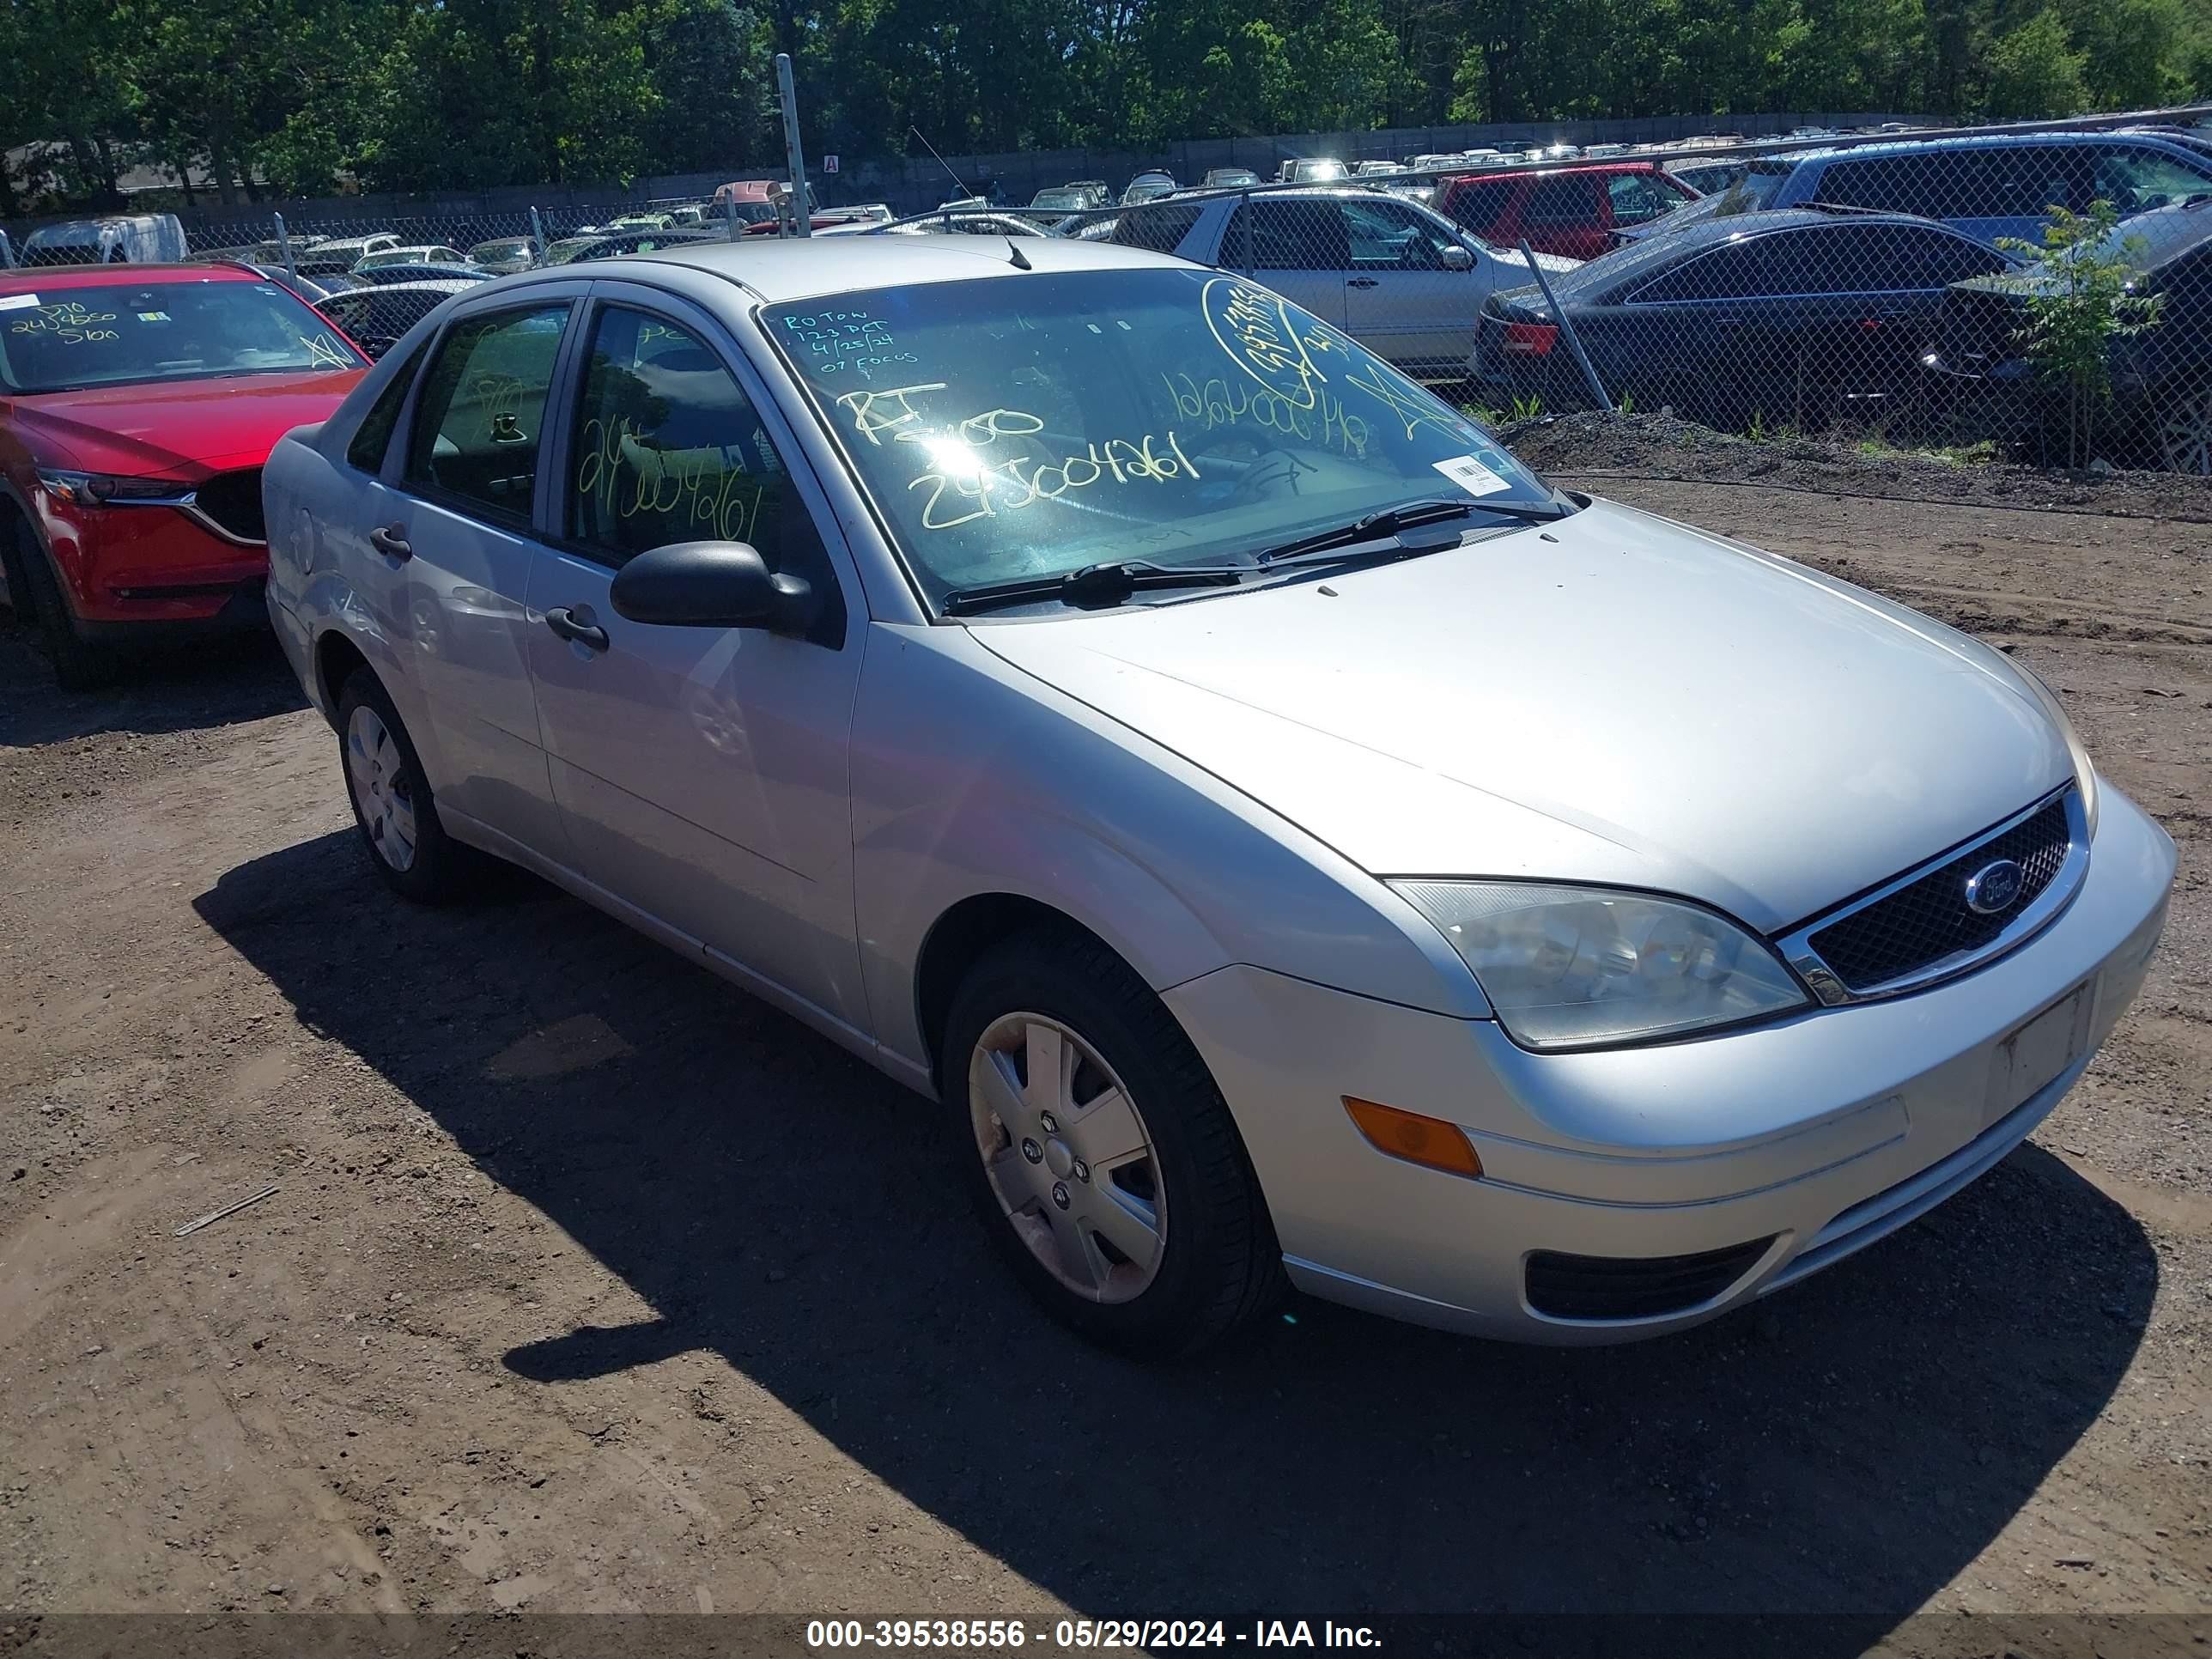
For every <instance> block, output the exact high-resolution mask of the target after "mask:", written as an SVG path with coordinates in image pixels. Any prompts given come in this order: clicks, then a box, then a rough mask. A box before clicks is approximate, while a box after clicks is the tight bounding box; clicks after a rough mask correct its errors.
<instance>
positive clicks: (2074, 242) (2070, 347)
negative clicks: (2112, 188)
mask: <svg viewBox="0 0 2212 1659" xmlns="http://www.w3.org/2000/svg"><path fill="white" fill-rule="evenodd" d="M2118 222H2119V216H2118V213H2117V212H2116V211H2115V210H2114V209H2113V207H2112V204H2111V203H2110V202H2095V203H2092V204H2090V209H2089V211H2088V212H2087V213H2084V214H2075V213H2069V212H2068V211H2067V210H2065V209H2064V208H2063V207H2053V208H2052V209H2051V219H2050V222H2048V223H2047V224H2046V225H2045V227H2044V231H2043V240H2042V242H2041V243H2040V244H2037V243H2034V242H2027V241H2021V240H2018V239H2016V238H2011V237H2008V238H2006V239H2004V243H2003V246H2007V247H2008V248H2009V249H2010V250H2011V251H2013V252H2018V253H2025V254H2040V255H2042V256H2043V257H2042V259H2041V263H2040V264H2039V265H2038V266H2037V268H2036V270H2034V271H2033V272H2032V273H2030V274H2028V275H2027V276H2021V277H2017V278H2015V279H2014V280H2015V282H2016V283H2018V284H2019V285H2020V286H2021V290H2022V293H2023V297H2024V298H2025V300H2026V301H2027V318H2028V319H2027V325H2026V326H2025V328H2024V329H2023V331H2022V335H2021V343H2023V344H2024V345H2025V346H2026V347H2027V355H2028V360H2029V361H2030V362H2033V364H2034V365H2035V368H2036V370H2037V372H2038V373H2039V374H2042V375H2043V376H2044V377H2045V378H2046V379H2048V380H2055V381H2057V383H2058V384H2059V385H2060V386H2062V387H2063V390H2064V393H2065V398H2066V459H2067V464H2068V465H2069V466H2070V465H2085V466H2086V465H2087V464H2088V462H2089V459H2090V458H2091V457H2092V456H2093V454H2094V453H2095V449H2094V439H2095V433H2096V418H2097V411H2098V410H2099V409H2100V408H2101V407H2103V405H2104V404H2106V403H2109V402H2110V401H2111V400H2112V362H2111V349H2112V342H2113V341H2114V340H2116V339H2118V338H2120V337H2123V336H2124V335H2130V334H2140V333H2142V331H2144V330H2145V329H2147V328H2152V327H2154V326H2156V325H2157V323H2158V319H2159V312H2160V308H2161V307H2162V306H2163V305H2164V303H2165V299H2166V296H2165V295H2162V294H2158V295H2140V294H2136V292H2134V290H2133V288H2132V285H2131V284H2132V279H2133V276H2134V274H2135V271H2136V267H2137V265H2138V264H2140V263H2141V261H2142V240H2141V239H2140V238H2138V237H2126V238H2121V237H2117V236H2115V235H2114V234H2113V229H2114V227H2115V226H2117V225H2118Z"/></svg>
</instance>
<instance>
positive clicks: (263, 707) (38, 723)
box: [0, 605, 307, 749]
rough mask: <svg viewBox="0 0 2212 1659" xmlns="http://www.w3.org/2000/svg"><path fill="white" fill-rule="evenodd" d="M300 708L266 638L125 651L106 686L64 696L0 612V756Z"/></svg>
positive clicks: (295, 687)
mask: <svg viewBox="0 0 2212 1659" xmlns="http://www.w3.org/2000/svg"><path fill="white" fill-rule="evenodd" d="M306 707H307V698H306V697H305V696H303V695H302V694H301V690H300V683H299V681H298V680H297V679H295V678H294V677H293V674H292V670H291V667H290V665H289V664H287V663H286V662H285V660H284V653H283V651H282V650H281V649H279V648H278V647H277V644H276V636H275V635H270V634H266V633H253V634H240V635H227V636H222V637H216V638H209V639H204V640H198V641H190V642H185V643H177V644H171V645H146V646H140V647H133V648H132V651H131V655H130V657H129V658H128V659H126V660H125V662H124V664H123V665H122V667H121V670H120V671H119V672H118V674H117V676H116V678H115V681H114V683H113V684H110V685H106V686H102V687H101V688H100V690H96V691H64V690H62V689H61V688H60V687H59V686H58V685H56V684H54V677H53V672H52V670H51V669H50V668H49V667H48V666H47V664H46V652H45V650H44V648H43V647H41V646H40V643H39V641H38V640H37V638H36V636H35V635H33V633H32V631H31V630H30V629H28V628H27V627H26V626H24V625H23V624H22V623H21V621H19V620H18V619H17V617H15V614H14V613H13V612H11V611H9V609H8V608H7V606H6V605H0V749H21V748H28V747H30V746H31V745H33V744H42V743H61V742H66V741H68V740H69V739H70V738H89V737H94V736H98V735H100V733H103V732H140V733H144V734H147V735H149V736H150V735H152V734H155V733H157V732H183V731H188V730H191V729H193V728H196V727H201V726H231V725H235V724H237V723H238V722H240V721H243V720H264V719H266V718H267V717H268V716H269V715H271V714H283V713H285V712H286V711H287V710H289V709H294V708H306Z"/></svg>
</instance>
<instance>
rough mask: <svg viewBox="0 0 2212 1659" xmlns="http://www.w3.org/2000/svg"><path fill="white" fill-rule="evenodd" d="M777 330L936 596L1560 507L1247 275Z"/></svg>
mask: <svg viewBox="0 0 2212 1659" xmlns="http://www.w3.org/2000/svg"><path fill="white" fill-rule="evenodd" d="M762 314H763V325H764V326H765V327H766V329H767V331H768V332H769V337H771V338H772V339H774V340H775V343H776V344H777V346H778V348H779V349H781V351H782V352H783V354H784V356H786V358H787V361H788V362H790V363H791V365H792V367H793V373H794V374H795V376H796V378H797V379H798V380H799V383H800V384H801V385H802V386H804V387H805V392H806V394H807V396H808V397H809V398H810V399H811V401H812V402H813V404H814V405H815V406H816V408H817V410H818V411H819V413H820V415H821V417H822V419H823V422H826V423H827V424H828V426H829V428H830V430H831V431H832V432H833V433H834V435H836V439H837V441H838V442H839V443H840V445H841V446H842V448H843V450H844V452H845V453H846V454H847V455H848V457H849V458H850V459H851V462H852V465H853V467H854V471H855V472H856V473H857V474H858V475H859V477H860V482H861V483H862V485H863V486H864V488H865V489H866V491H867V493H868V495H869V496H870V497H871V498H872V500H873V501H874V502H875V504H876V507H877V508H878V512H879V513H881V515H882V518H883V520H884V523H885V524H886V525H887V526H889V527H890V532H891V535H892V538H893V540H894V541H895V542H896V544H897V547H898V549H899V551H900V553H901V555H902V556H903V558H904V559H905V561H906V562H907V565H908V568H910V569H911V570H912V572H913V573H914V575H915V580H916V581H917V582H918V583H919V584H920V586H921V587H922V589H923V590H924V592H926V593H927V595H928V597H929V599H930V600H931V602H932V603H933V604H935V603H938V602H940V601H941V600H942V599H943V598H944V596H945V594H946V593H947V592H951V591H952V590H954V589H956V588H967V587H973V586H978V585H981V584H985V583H994V582H1000V581H1006V580H1015V579H1019V578H1030V577H1049V576H1053V575H1055V574H1060V573H1063V572H1067V571H1073V570H1077V569H1080V568H1083V567H1085V566H1086V565H1091V564H1098V563H1107V562H1121V561H1128V562H1146V563H1151V564H1158V565H1161V566H1165V567H1170V568H1172V567H1175V566H1178V565H1205V564H1221V563H1225V562H1230V563H1244V562H1249V561H1250V560H1251V558H1252V557H1253V556H1254V555H1255V554H1257V553H1259V552H1261V550H1266V549H1268V548H1273V547H1278V546H1280V545H1282V544H1285V543H1287V542H1291V541H1295V540H1297V539H1298V538H1300V537H1303V536H1305V535H1309V534H1312V533H1314V532H1318V531H1322V530H1326V529H1328V528H1331V527H1334V526H1339V525H1346V524H1351V523H1352V522H1355V521H1357V520H1359V519H1361V518H1363V517H1364V516H1365V515H1366V514H1369V513H1376V512H1379V511H1381V510H1383V508H1386V507H1392V506H1395V505H1399V504H1401V503H1405V502H1407V501H1417V500H1429V499H1433V498H1435V497H1437V496H1444V497H1449V498H1454V499H1464V500H1465V501H1467V503H1468V507H1469V508H1470V509H1472V510H1474V512H1476V513H1480V507H1481V506H1482V505H1484V504H1490V505H1497V506H1503V507H1529V506H1535V505H1541V504H1546V503H1553V502H1554V501H1556V498H1555V497H1554V496H1553V494H1552V492H1551V491H1550V490H1549V489H1547V487H1546V486H1545V485H1544V484H1543V483H1541V481H1540V480H1539V479H1537V478H1536V477H1535V476H1534V474H1532V473H1530V472H1528V471H1527V470H1526V469H1525V468H1523V467H1522V465H1520V464H1519V463H1518V462H1516V461H1515V460H1514V459H1512V457H1511V456H1510V455H1508V454H1507V453H1505V452H1504V450H1503V449H1502V448H1501V447H1499V446H1498V443H1497V441H1495V440H1494V439H1493V438H1492V437H1491V436H1490V435H1489V434H1488V433H1487V432H1486V431H1485V430H1484V429H1483V428H1480V426H1478V425H1476V424H1475V422H1473V421H1471V420H1469V419H1468V418H1467V417H1465V416H1462V415H1461V414H1460V413H1459V412H1458V411H1457V410H1454V409H1453V408H1451V407H1450V406H1449V404H1444V403H1443V402H1441V401H1440V400H1438V399H1437V398H1435V397H1434V396H1432V395H1431V393H1430V392H1426V391H1425V390H1424V389H1423V388H1422V387H1421V386H1419V385H1417V384H1415V383H1414V382H1413V381H1412V380H1407V379H1406V378H1405V377H1404V376H1403V375H1401V374H1399V373H1398V372H1397V371H1396V370H1395V369H1394V368H1390V367H1389V365H1388V364H1386V363H1384V362H1382V360H1380V359H1379V358H1377V357H1375V356H1371V355H1370V353H1368V352H1367V351H1366V350H1364V349H1362V348H1361V347H1360V346H1359V345H1358V344H1357V343H1355V342H1353V341H1352V340H1351V339H1350V338H1348V337H1346V336H1345V335H1344V334H1342V333H1340V332H1339V331H1337V330H1335V329H1334V328H1332V327H1330V326H1328V325H1327V324H1325V323H1322V322H1321V321H1319V320H1317V319H1315V318H1313V317H1312V316H1310V315H1309V314H1307V313H1305V312H1303V311H1301V310H1299V309H1298V308H1297V307H1295V306H1293V305H1291V304H1290V303H1289V302H1288V301H1285V300H1284V299H1282V298H1281V297H1280V296H1279V295H1275V294H1273V293H1272V292H1271V291H1269V290H1268V289H1263V288H1261V287H1258V286H1257V285H1255V284H1254V283H1249V282H1247V281H1245V280H1243V278H1241V277H1236V276H1223V275H1218V274H1216V273H1212V272H1209V271H1204V270H1174V269H1155V270H1091V271H1071V272H1065V273H1060V274H1054V275H1044V274H1038V275H1036V276H1009V277H1008V278H1007V279H1006V280H1003V281H999V280H993V281H981V282H963V283H924V284H916V285H913V286H908V287H897V288H882V289H866V290H861V291H857V292H854V293H848V294H843V295H836V296H834V297H831V298H826V299H822V300H816V301H806V302H805V303H799V304H787V305H778V306H770V307H764V308H763V313H762Z"/></svg>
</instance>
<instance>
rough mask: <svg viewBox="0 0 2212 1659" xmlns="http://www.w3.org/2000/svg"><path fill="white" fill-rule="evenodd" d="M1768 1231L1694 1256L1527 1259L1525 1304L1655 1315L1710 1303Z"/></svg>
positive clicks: (1757, 1252) (1610, 1315) (1538, 1254)
mask: <svg viewBox="0 0 2212 1659" xmlns="http://www.w3.org/2000/svg"><path fill="white" fill-rule="evenodd" d="M1773 1242H1774V1240H1773V1237H1772V1236H1771V1235H1770V1236H1769V1237H1765V1238H1754V1239H1753V1240H1751V1241H1750V1242H1749V1243H1743V1244H1730V1245H1729V1246H1727V1247H1726V1248H1724V1249H1717V1250H1704V1251H1700V1252H1699V1254H1697V1255H1655V1256H1617V1255H1568V1254H1566V1252H1565V1251H1564V1250H1538V1251H1535V1252H1534V1254H1532V1255H1530V1256H1529V1258H1528V1305H1529V1306H1530V1307H1532V1308H1534V1310H1536V1311H1537V1312H1538V1313H1540V1314H1547V1315H1549V1316H1551V1317H1552V1318H1553V1319H1656V1318H1658V1317H1660V1316H1662V1315H1665V1314H1672V1313H1680V1312H1681V1311H1683V1310H1685V1309H1687V1308H1694V1307H1696V1306H1698V1305H1699V1304H1700V1303H1705V1302H1710V1301H1711V1300H1712V1299H1713V1298H1714V1297H1717V1296H1718V1295H1719V1294H1720V1293H1721V1292H1722V1291H1725V1290H1726V1289H1728V1287H1729V1285H1733V1284H1735V1282H1736V1280H1737V1279H1741V1278H1742V1277H1743V1276H1744V1274H1746V1273H1748V1272H1750V1271H1751V1268H1752V1267H1753V1264H1754V1263H1755V1262H1757V1261H1758V1260H1759V1257H1761V1256H1762V1255H1765V1254H1766V1247H1767V1246H1768V1245H1770V1244H1771V1243H1773Z"/></svg>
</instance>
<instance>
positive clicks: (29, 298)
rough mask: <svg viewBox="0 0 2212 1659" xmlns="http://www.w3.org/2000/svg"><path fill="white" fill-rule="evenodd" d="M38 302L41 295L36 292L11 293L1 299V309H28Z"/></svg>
mask: <svg viewBox="0 0 2212 1659" xmlns="http://www.w3.org/2000/svg"><path fill="white" fill-rule="evenodd" d="M38 303H39V296H38V295H35V294H10V295H9V296H8V297H7V298H6V299H4V300H0V311H28V310H29V309H30V308H31V307H33V306H35V305H36V304H38Z"/></svg>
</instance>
